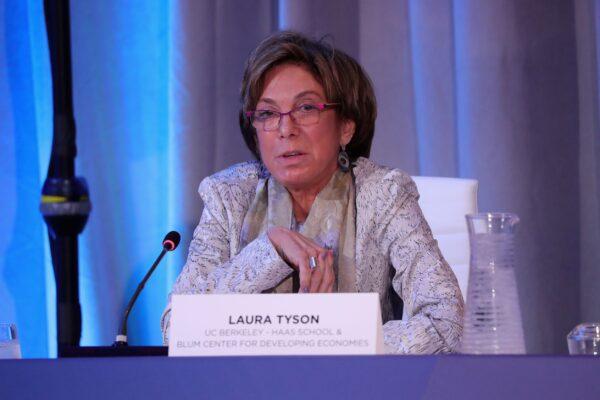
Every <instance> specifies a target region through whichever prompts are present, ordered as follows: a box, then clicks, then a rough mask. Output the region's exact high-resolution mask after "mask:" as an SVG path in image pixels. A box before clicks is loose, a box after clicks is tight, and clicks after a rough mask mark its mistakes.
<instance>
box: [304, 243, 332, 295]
mask: <svg viewBox="0 0 600 400" xmlns="http://www.w3.org/2000/svg"><path fill="white" fill-rule="evenodd" d="M334 283H335V273H334V271H333V250H328V251H327V252H324V253H321V254H319V257H318V261H317V266H316V267H315V268H313V269H312V270H311V275H310V290H309V291H310V293H331V292H333V285H334Z"/></svg>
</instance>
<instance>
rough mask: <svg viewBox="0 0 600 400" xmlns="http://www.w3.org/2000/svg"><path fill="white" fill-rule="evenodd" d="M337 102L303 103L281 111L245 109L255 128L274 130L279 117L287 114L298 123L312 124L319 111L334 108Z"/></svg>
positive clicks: (315, 120)
mask: <svg viewBox="0 0 600 400" xmlns="http://www.w3.org/2000/svg"><path fill="white" fill-rule="evenodd" d="M337 105H339V103H305V104H300V105H299V106H297V107H294V108H292V109H291V110H290V111H288V112H285V113H282V112H279V111H275V110H253V111H246V117H248V118H250V119H251V120H252V125H253V126H254V127H255V128H256V129H262V130H264V131H274V130H277V129H279V125H280V124H281V118H283V116H284V115H289V116H290V118H291V120H292V121H294V122H295V123H296V124H298V125H314V124H318V123H319V118H320V117H321V113H322V112H323V111H326V110H330V109H332V108H335V107H336V106H337Z"/></svg>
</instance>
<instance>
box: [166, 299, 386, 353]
mask: <svg viewBox="0 0 600 400" xmlns="http://www.w3.org/2000/svg"><path fill="white" fill-rule="evenodd" d="M171 302H172V303H171V307H172V308H171V327H170V340H169V356H225V355H231V356H234V355H236V356H237V355H326V354H327V355H332V354H346V355H348V354H380V353H382V352H383V335H382V329H381V312H380V308H379V296H378V294H377V293H334V294H304V295H299V294H224V295H217V294H209V295H174V296H173V297H172V299H171Z"/></svg>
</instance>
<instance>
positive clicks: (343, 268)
mask: <svg viewBox="0 0 600 400" xmlns="http://www.w3.org/2000/svg"><path fill="white" fill-rule="evenodd" d="M292 223H293V211H292V199H291V196H290V194H289V192H288V191H287V189H286V188H285V187H283V186H282V185H281V184H280V183H279V182H277V181H276V180H275V179H274V178H273V177H270V176H267V177H264V178H261V179H260V180H259V181H258V185H257V187H256V196H255V197H254V200H253V201H252V204H251V205H250V208H249V209H248V213H247V214H246V216H245V217H244V224H243V226H242V233H241V244H242V247H245V246H246V245H247V244H248V243H250V242H251V241H252V240H254V239H256V238H257V237H258V236H259V235H261V234H262V233H264V232H266V231H267V229H269V228H270V227H272V226H280V227H284V228H288V229H291V228H292ZM298 232H299V233H300V234H302V235H304V236H306V237H307V238H309V239H312V240H313V241H314V242H315V243H316V244H318V245H319V246H321V247H328V248H330V249H332V250H333V254H334V271H335V276H336V282H335V286H334V291H335V292H346V293H347V292H356V291H357V289H356V269H355V264H354V252H355V240H356V209H355V191H354V182H353V179H352V174H351V173H349V172H347V173H344V172H342V171H340V170H339V169H338V170H337V171H336V173H335V174H333V176H332V177H331V179H330V180H329V183H328V184H327V185H326V186H325V187H324V188H323V190H321V192H319V194H318V195H317V197H316V198H315V201H314V203H313V205H312V206H311V208H310V212H309V214H308V217H307V218H306V221H304V223H303V224H302V225H301V226H300V228H299V229H298ZM273 291H274V292H277V293H291V292H292V279H291V276H290V277H288V278H286V279H285V280H284V281H283V282H281V283H280V284H279V285H278V286H277V287H276V288H274V290H273Z"/></svg>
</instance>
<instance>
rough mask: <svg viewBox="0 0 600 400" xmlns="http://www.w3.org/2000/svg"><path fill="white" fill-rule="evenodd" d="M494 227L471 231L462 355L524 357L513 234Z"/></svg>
mask: <svg viewBox="0 0 600 400" xmlns="http://www.w3.org/2000/svg"><path fill="white" fill-rule="evenodd" d="M488 218H491V217H488ZM493 225H494V224H492V223H488V222H485V223H484V224H483V225H481V226H480V227H475V229H473V231H471V230H470V242H471V265H470V271H469V286H468V290H467V306H466V309H465V319H464V328H463V340H462V344H461V352H463V353H469V354H524V353H525V341H524V335H523V326H522V322H521V311H520V308H519V297H518V293H517V286H516V278H515V270H514V253H515V251H514V246H515V244H514V233H513V231H512V230H506V229H494V228H492V227H493ZM496 228H497V227H496ZM511 229H512V227H511Z"/></svg>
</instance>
